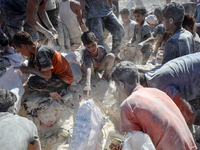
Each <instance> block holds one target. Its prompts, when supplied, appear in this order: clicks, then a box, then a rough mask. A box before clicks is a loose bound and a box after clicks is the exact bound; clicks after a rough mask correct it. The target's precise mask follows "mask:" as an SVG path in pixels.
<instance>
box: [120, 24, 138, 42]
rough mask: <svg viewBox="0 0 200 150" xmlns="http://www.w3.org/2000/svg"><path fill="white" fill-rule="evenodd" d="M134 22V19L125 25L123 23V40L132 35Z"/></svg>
mask: <svg viewBox="0 0 200 150" xmlns="http://www.w3.org/2000/svg"><path fill="white" fill-rule="evenodd" d="M136 24H137V22H135V21H134V20H130V22H129V23H128V24H127V25H123V26H124V30H125V40H127V39H130V38H132V37H133V34H134V30H135V25H136Z"/></svg>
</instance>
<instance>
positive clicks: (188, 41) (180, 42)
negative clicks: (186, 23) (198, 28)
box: [162, 28, 194, 64]
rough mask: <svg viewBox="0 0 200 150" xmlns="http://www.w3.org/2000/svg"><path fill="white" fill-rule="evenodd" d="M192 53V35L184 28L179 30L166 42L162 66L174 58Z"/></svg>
mask: <svg viewBox="0 0 200 150" xmlns="http://www.w3.org/2000/svg"><path fill="white" fill-rule="evenodd" d="M193 52H194V40H193V35H192V34H191V33H190V32H189V31H187V30H185V29H184V28H181V29H179V30H178V31H177V32H176V33H175V34H174V35H173V36H172V37H171V38H170V39H169V40H168V41H167V42H166V44H165V47H164V54H163V61H162V63H163V64H164V63H166V62H168V61H170V60H172V59H174V58H177V57H180V56H184V55H187V54H190V53H193Z"/></svg>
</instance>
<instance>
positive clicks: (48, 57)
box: [29, 44, 73, 84]
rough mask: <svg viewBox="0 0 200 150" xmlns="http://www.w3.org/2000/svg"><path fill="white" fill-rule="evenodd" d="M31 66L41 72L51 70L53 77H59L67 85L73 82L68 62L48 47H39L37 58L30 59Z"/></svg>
mask: <svg viewBox="0 0 200 150" xmlns="http://www.w3.org/2000/svg"><path fill="white" fill-rule="evenodd" d="M29 66H30V67H32V68H36V69H39V70H41V71H47V70H49V69H51V72H52V75H56V76H58V77H59V78H60V79H62V80H63V81H64V82H65V83H67V84H71V83H72V82H73V74H72V70H71V67H70V65H69V63H68V61H67V60H66V59H65V58H64V57H63V56H62V55H61V54H60V53H58V52H57V51H54V50H53V49H51V48H49V47H47V46H44V45H40V44H39V45H38V47H37V53H36V58H35V56H33V57H31V58H30V60H29Z"/></svg>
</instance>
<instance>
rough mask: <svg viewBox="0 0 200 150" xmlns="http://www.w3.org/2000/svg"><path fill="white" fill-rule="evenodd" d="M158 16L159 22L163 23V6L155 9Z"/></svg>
mask: <svg viewBox="0 0 200 150" xmlns="http://www.w3.org/2000/svg"><path fill="white" fill-rule="evenodd" d="M153 14H154V15H155V16H156V17H157V20H158V23H161V22H162V20H163V18H162V8H161V7H158V8H156V9H155V10H154V13H153Z"/></svg>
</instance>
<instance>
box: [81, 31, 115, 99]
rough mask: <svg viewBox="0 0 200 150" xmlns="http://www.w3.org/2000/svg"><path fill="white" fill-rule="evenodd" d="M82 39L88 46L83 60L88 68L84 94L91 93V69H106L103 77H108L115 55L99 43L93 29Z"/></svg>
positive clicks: (85, 33) (84, 34)
mask: <svg viewBox="0 0 200 150" xmlns="http://www.w3.org/2000/svg"><path fill="white" fill-rule="evenodd" d="M81 40H82V42H83V44H84V46H85V47H86V49H85V50H84V52H83V62H84V64H85V67H86V70H87V77H86V86H85V88H84V90H83V91H84V94H86V95H88V94H91V86H90V82H91V81H90V80H91V69H92V68H93V67H94V69H97V70H98V71H99V72H101V71H102V70H104V74H103V78H105V79H108V74H109V72H110V70H111V68H112V66H113V64H114V60H115V56H114V54H112V53H109V54H107V52H106V50H105V49H104V47H103V46H100V45H97V43H98V39H97V38H96V36H95V34H94V33H93V32H91V31H87V32H84V33H83V35H82V36H81Z"/></svg>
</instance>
